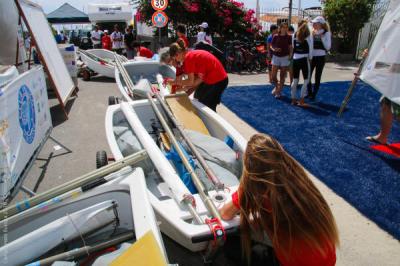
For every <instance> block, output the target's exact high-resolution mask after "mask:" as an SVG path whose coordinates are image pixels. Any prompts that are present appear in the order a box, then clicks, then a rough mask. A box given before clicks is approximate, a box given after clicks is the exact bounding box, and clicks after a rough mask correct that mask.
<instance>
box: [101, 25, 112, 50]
mask: <svg viewBox="0 0 400 266" xmlns="http://www.w3.org/2000/svg"><path fill="white" fill-rule="evenodd" d="M101 45H102V48H103V49H106V50H110V51H111V49H112V42H111V37H110V35H108V30H105V31H104V34H103V37H101Z"/></svg>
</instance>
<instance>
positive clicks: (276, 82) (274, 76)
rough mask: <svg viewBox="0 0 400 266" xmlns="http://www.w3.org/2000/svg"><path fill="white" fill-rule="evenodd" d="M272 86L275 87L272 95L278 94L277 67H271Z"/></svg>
mask: <svg viewBox="0 0 400 266" xmlns="http://www.w3.org/2000/svg"><path fill="white" fill-rule="evenodd" d="M271 76H272V84H273V85H274V86H275V88H274V90H273V91H272V94H273V95H277V94H278V92H279V86H278V66H274V65H273V66H272V74H271Z"/></svg>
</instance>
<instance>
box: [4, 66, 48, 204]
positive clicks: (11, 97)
mask: <svg viewBox="0 0 400 266" xmlns="http://www.w3.org/2000/svg"><path fill="white" fill-rule="evenodd" d="M51 129H52V122H51V117H50V110H49V105H48V97H47V87H46V81H45V77H44V72H43V68H42V67H41V66H38V67H34V68H33V69H31V70H29V71H27V72H25V73H23V74H22V75H20V76H18V77H17V78H15V79H14V80H13V81H11V82H10V83H8V84H7V85H6V86H4V87H0V202H1V201H2V200H3V199H4V198H5V197H7V196H8V195H9V193H10V190H11V189H12V188H13V187H14V186H15V185H16V183H17V182H18V179H19V178H20V177H21V174H22V173H23V172H24V171H26V170H28V169H27V167H28V166H29V163H30V161H31V160H32V159H33V157H34V156H35V155H37V153H38V152H39V150H40V147H41V146H42V144H43V143H44V142H45V140H46V139H47V137H48V136H49V134H50V132H51Z"/></svg>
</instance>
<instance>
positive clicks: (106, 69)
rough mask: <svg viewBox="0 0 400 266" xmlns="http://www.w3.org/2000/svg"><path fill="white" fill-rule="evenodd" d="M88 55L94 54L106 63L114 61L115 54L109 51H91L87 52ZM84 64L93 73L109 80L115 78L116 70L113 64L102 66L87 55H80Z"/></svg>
mask: <svg viewBox="0 0 400 266" xmlns="http://www.w3.org/2000/svg"><path fill="white" fill-rule="evenodd" d="M85 52H86V53H90V54H93V55H95V56H97V57H100V58H102V59H104V60H106V61H110V62H112V61H114V53H113V52H112V51H109V50H105V49H90V50H86V51H85ZM80 56H81V59H82V62H83V63H85V65H86V66H87V67H88V68H89V69H91V70H92V71H94V72H96V73H98V74H100V75H102V76H105V77H108V78H115V70H114V68H115V67H114V65H111V64H102V63H100V62H99V61H96V60H94V59H93V58H91V57H89V56H87V55H86V54H85V53H80Z"/></svg>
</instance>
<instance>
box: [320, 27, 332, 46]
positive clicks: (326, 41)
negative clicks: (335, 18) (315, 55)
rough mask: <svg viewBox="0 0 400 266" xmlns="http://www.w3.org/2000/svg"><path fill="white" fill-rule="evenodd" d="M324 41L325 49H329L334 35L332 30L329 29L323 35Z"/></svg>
mask: <svg viewBox="0 0 400 266" xmlns="http://www.w3.org/2000/svg"><path fill="white" fill-rule="evenodd" d="M321 40H322V43H323V44H324V47H325V50H327V51H329V50H330V49H331V47H332V35H331V32H329V31H327V32H325V34H324V35H322V38H321Z"/></svg>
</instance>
